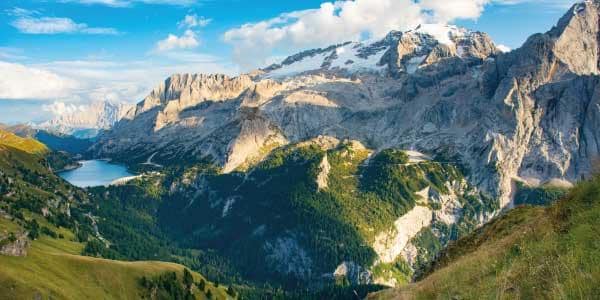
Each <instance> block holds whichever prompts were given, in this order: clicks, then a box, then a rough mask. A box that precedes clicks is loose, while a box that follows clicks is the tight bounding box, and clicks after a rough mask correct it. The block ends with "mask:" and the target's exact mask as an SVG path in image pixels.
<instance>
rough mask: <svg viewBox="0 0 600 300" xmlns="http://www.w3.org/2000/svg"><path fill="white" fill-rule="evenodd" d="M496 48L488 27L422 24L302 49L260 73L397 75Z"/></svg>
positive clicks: (265, 75) (284, 75)
mask: <svg viewBox="0 0 600 300" xmlns="http://www.w3.org/2000/svg"><path fill="white" fill-rule="evenodd" d="M497 52H498V50H497V49H496V46H495V45H494V43H493V42H492V40H491V39H490V38H489V36H488V35H486V34H485V33H481V32H475V31H469V30H467V29H464V28H460V27H457V26H453V25H444V24H421V25H419V26H417V27H416V28H414V29H412V30H408V31H391V32H390V33H388V34H387V35H386V36H385V37H384V38H383V39H381V40H375V41H364V42H346V43H342V44H337V45H332V46H329V47H326V48H319V49H313V50H307V51H303V52H300V53H298V54H296V55H292V56H290V57H288V58H286V59H285V60H283V61H282V62H281V63H279V64H274V65H271V66H269V67H267V68H265V69H262V70H261V71H262V72H263V73H262V74H261V75H260V76H259V78H275V79H285V78H289V77H291V76H296V75H301V74H314V73H334V74H335V75H337V76H340V75H342V76H344V75H352V74H357V73H379V74H383V75H392V76H399V75H400V74H413V73H414V72H416V71H417V70H418V69H419V68H420V67H423V66H427V65H431V64H434V63H437V62H439V61H441V60H443V59H446V58H451V57H457V58H461V59H470V58H477V59H485V58H487V57H489V56H490V55H494V54H496V53H497Z"/></svg>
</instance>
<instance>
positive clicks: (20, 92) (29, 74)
mask: <svg viewBox="0 0 600 300" xmlns="http://www.w3.org/2000/svg"><path fill="white" fill-rule="evenodd" d="M0 74H2V76H0V98H1V99H53V98H59V97H65V96H68V95H69V94H70V93H71V92H72V91H73V90H74V89H75V88H77V83H76V82H75V81H74V80H71V79H69V78H67V77H63V76H60V75H58V74H56V73H54V72H51V71H48V70H44V69H40V68H35V67H29V66H25V65H22V64H16V63H9V62H3V61H0Z"/></svg>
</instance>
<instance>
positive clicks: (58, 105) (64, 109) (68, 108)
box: [42, 101, 86, 116]
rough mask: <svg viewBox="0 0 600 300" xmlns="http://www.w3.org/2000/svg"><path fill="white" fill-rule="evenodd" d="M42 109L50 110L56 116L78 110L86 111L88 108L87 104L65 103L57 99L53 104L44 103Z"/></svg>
mask: <svg viewBox="0 0 600 300" xmlns="http://www.w3.org/2000/svg"><path fill="white" fill-rule="evenodd" d="M42 110H44V111H46V112H49V113H51V114H53V115H55V116H63V115H72V114H74V113H77V112H84V111H85V110H86V106H85V105H75V104H73V103H65V102H62V101H55V102H53V103H52V104H44V105H42Z"/></svg>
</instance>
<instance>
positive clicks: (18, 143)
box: [0, 129, 48, 154]
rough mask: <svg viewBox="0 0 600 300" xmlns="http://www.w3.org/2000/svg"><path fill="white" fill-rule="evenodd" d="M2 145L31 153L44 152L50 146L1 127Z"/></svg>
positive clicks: (0, 142)
mask: <svg viewBox="0 0 600 300" xmlns="http://www.w3.org/2000/svg"><path fill="white" fill-rule="evenodd" d="M0 146H5V147H12V148H15V149H19V150H21V151H23V152H27V153H30V154H44V153H46V152H47V151H48V148H47V147H46V146H45V145H44V144H42V143H40V142H38V141H37V140H34V139H31V138H21V137H19V136H17V135H15V134H14V133H11V132H8V131H5V130H2V129H0Z"/></svg>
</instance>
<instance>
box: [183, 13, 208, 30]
mask: <svg viewBox="0 0 600 300" xmlns="http://www.w3.org/2000/svg"><path fill="white" fill-rule="evenodd" d="M211 22H212V19H207V18H205V17H203V16H200V17H198V15H195V14H194V15H186V16H185V18H183V20H182V21H181V22H179V28H195V27H206V26H208V24H210V23H211Z"/></svg>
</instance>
